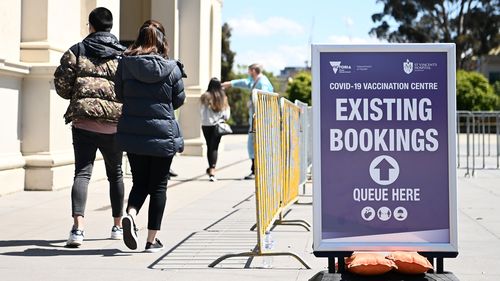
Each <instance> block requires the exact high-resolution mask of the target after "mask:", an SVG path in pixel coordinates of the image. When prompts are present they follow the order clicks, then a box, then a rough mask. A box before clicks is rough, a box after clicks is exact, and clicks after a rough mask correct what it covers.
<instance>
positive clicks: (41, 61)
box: [0, 0, 222, 195]
mask: <svg viewBox="0 0 500 281" xmlns="http://www.w3.org/2000/svg"><path fill="white" fill-rule="evenodd" d="M100 6H102V7H106V8H108V9H109V10H111V11H112V13H113V17H114V26H113V29H112V31H111V32H112V33H113V34H115V35H116V36H117V37H118V38H119V39H120V40H121V41H123V42H127V41H132V40H134V39H135V36H136V34H137V31H138V28H139V27H140V25H141V24H142V23H143V22H144V21H145V20H147V19H150V18H151V19H156V20H159V21H160V22H162V23H163V25H164V26H165V27H166V29H167V38H168V42H169V45H170V57H171V58H175V59H180V60H181V61H182V62H183V63H184V65H185V69H186V72H187V74H188V78H187V79H185V81H184V82H185V86H186V94H187V99H186V104H185V105H184V106H183V107H182V108H181V109H180V110H179V112H178V117H179V121H180V124H181V128H182V130H183V134H184V137H185V139H186V149H185V152H184V153H185V154H189V155H201V154H202V151H203V141H202V138H201V133H200V119H199V111H198V106H199V105H198V99H199V96H200V95H201V94H202V93H203V92H204V90H205V88H206V85H207V84H208V81H209V79H210V78H211V77H214V76H216V77H220V60H221V9H222V0H2V1H0V26H1V28H0V39H1V40H0V42H1V43H0V129H1V137H0V195H2V194H7V193H11V192H15V191H19V190H54V189H59V188H63V187H67V186H70V185H71V184H72V179H73V170H74V166H73V163H74V158H73V148H72V143H71V128H70V126H69V125H65V124H64V119H63V114H64V112H65V110H66V107H67V106H68V101H66V100H64V99H62V98H60V97H59V96H58V95H57V94H56V92H55V89H54V84H53V73H54V71H55V69H56V67H57V66H58V64H59V59H60V58H61V55H62V54H63V53H64V52H65V51H66V50H67V49H68V48H69V47H70V46H71V45H73V44H74V43H76V42H78V41H81V40H82V39H83V38H84V37H85V36H86V35H87V25H86V24H87V22H88V14H89V13H90V11H91V10H92V9H94V8H96V7H100ZM98 159H99V160H98V161H97V162H96V165H95V168H94V174H93V176H92V180H99V179H103V178H105V172H104V167H103V166H104V165H103V161H102V157H100V156H99V157H98Z"/></svg>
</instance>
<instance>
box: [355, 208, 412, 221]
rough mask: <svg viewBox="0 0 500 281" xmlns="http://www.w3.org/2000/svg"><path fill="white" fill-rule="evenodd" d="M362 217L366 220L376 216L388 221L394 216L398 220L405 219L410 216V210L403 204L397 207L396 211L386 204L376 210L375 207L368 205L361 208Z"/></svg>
mask: <svg viewBox="0 0 500 281" xmlns="http://www.w3.org/2000/svg"><path fill="white" fill-rule="evenodd" d="M361 217H362V218H363V220H365V221H372V220H373V219H374V218H375V217H377V218H378V219H379V220H381V221H388V220H389V219H390V218H392V217H394V219H395V220H397V221H404V220H406V218H407V217H408V211H407V210H406V209H405V208H404V207H401V206H399V207H397V208H395V209H394V211H392V210H391V209H389V208H388V207H385V206H384V207H380V208H378V210H376V211H375V209H374V208H373V207H370V206H366V207H364V208H363V209H362V210H361Z"/></svg>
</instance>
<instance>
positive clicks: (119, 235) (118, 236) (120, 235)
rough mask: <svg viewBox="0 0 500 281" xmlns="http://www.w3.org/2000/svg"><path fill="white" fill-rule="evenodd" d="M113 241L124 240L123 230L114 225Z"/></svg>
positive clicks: (112, 231) (112, 230)
mask: <svg viewBox="0 0 500 281" xmlns="http://www.w3.org/2000/svg"><path fill="white" fill-rule="evenodd" d="M111 239H113V240H122V239H123V229H122V228H120V227H118V226H116V225H113V227H112V228H111Z"/></svg>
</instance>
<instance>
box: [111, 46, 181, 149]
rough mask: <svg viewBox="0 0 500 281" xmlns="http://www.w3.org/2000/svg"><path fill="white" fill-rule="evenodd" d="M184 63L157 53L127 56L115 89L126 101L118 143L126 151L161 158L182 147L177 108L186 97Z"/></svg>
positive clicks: (123, 61)
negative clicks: (175, 113)
mask: <svg viewBox="0 0 500 281" xmlns="http://www.w3.org/2000/svg"><path fill="white" fill-rule="evenodd" d="M183 76H185V74H184V70H183V69H182V64H180V63H179V62H177V61H174V60H166V59H164V58H163V57H160V56H157V55H141V56H129V57H123V58H122V59H121V61H120V63H119V65H118V69H117V71H116V76H115V92H116V96H117V98H118V99H119V100H121V101H122V102H123V108H122V116H121V117H120V119H119V121H118V132H117V135H116V136H117V142H118V144H119V146H120V147H121V148H122V149H123V150H124V151H126V152H130V153H134V154H140V155H150V156H157V157H168V156H173V155H174V154H175V153H176V152H179V151H181V150H182V148H181V146H183V140H182V136H181V133H180V130H179V126H178V124H177V122H176V121H175V116H174V110H175V109H177V108H179V107H180V106H181V105H182V104H183V103H184V99H185V98H186V96H185V93H184V83H183V82H182V77H183Z"/></svg>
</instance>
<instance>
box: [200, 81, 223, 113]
mask: <svg viewBox="0 0 500 281" xmlns="http://www.w3.org/2000/svg"><path fill="white" fill-rule="evenodd" d="M201 103H202V104H204V105H206V106H208V107H210V108H211V109H212V110H213V111H215V112H220V111H222V110H225V109H226V108H227V107H228V106H229V104H228V102H227V96H226V93H224V89H223V88H222V84H221V82H220V80H219V79H217V78H212V79H210V82H209V83H208V89H207V92H206V93H205V94H203V95H201Z"/></svg>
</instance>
